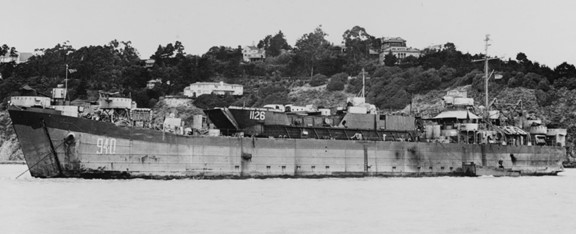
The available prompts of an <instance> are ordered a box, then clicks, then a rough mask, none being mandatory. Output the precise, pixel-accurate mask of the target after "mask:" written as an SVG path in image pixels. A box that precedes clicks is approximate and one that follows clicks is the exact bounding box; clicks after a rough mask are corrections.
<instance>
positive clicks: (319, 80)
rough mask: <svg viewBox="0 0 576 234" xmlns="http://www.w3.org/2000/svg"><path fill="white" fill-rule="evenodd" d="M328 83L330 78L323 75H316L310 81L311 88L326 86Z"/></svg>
mask: <svg viewBox="0 0 576 234" xmlns="http://www.w3.org/2000/svg"><path fill="white" fill-rule="evenodd" d="M327 81H328V77H326V76H325V75H322V74H316V75H314V76H313V77H312V79H310V86H312V87H316V86H320V85H325V84H326V82H327Z"/></svg>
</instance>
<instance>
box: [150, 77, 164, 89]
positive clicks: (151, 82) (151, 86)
mask: <svg viewBox="0 0 576 234" xmlns="http://www.w3.org/2000/svg"><path fill="white" fill-rule="evenodd" d="M160 84H162V80H161V79H155V80H149V81H148V83H147V84H146V88H147V89H153V88H154V87H156V85H160Z"/></svg>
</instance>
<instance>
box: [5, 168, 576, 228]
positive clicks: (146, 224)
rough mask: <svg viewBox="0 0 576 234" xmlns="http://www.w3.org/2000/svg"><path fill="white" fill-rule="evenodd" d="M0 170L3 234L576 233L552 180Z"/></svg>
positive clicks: (560, 180)
mask: <svg viewBox="0 0 576 234" xmlns="http://www.w3.org/2000/svg"><path fill="white" fill-rule="evenodd" d="M25 170H26V166H25V165H0V189H1V192H0V233H576V170H574V169H566V171H565V172H562V173H560V175H559V176H544V177H517V178H510V177H502V178H495V177H480V178H459V177H435V178H349V179H342V178H337V179H265V180H261V179H248V180H161V181H158V180H141V179H136V180H82V179H35V178H31V177H30V175H29V174H25V175H24V176H22V177H20V178H19V179H15V177H16V176H18V175H19V174H20V173H21V172H23V171H25Z"/></svg>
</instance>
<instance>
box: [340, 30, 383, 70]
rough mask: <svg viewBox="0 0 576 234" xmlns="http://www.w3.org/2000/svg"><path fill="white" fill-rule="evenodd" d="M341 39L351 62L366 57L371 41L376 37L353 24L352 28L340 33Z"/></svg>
mask: <svg viewBox="0 0 576 234" xmlns="http://www.w3.org/2000/svg"><path fill="white" fill-rule="evenodd" d="M342 39H343V42H344V45H345V46H346V55H347V56H348V57H349V58H350V60H351V61H353V62H356V61H357V60H359V59H365V58H367V57H368V56H369V50H370V49H371V48H372V44H373V42H374V41H376V38H374V37H373V36H372V35H370V34H368V33H367V32H366V29H364V28H363V27H360V26H354V27H352V29H348V30H346V31H345V32H344V34H342ZM350 60H349V61H350Z"/></svg>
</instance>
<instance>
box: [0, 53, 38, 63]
mask: <svg viewBox="0 0 576 234" xmlns="http://www.w3.org/2000/svg"><path fill="white" fill-rule="evenodd" d="M32 56H34V54H33V53H30V52H16V56H14V57H12V56H10V54H6V55H4V56H0V63H9V62H15V63H16V64H20V63H25V62H28V59H30V58H31V57H32Z"/></svg>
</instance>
